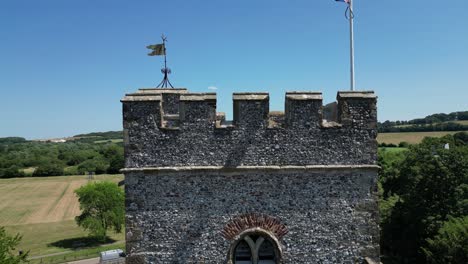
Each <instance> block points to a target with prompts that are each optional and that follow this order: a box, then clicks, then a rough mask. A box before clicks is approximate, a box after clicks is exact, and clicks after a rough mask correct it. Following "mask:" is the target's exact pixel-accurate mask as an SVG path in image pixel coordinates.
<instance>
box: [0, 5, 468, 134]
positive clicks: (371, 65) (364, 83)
mask: <svg viewBox="0 0 468 264" xmlns="http://www.w3.org/2000/svg"><path fill="white" fill-rule="evenodd" d="M344 10H345V4H343V3H337V2H335V1H333V0H282V1H279V0H238V1H227V0H183V1H182V0H166V1H160V0H158V1H154V0H153V1H149V0H148V1H128V0H127V1H116V0H99V1H96V0H80V1H78V0H76V1H71V0H70V1H63V0H56V1H52V0H41V1H36V0H30V1H24V0H2V1H1V2H0V34H1V38H0V40H1V41H0V47H1V49H0V98H1V102H0V137H4V136H22V137H26V138H30V139H34V138H52V137H63V136H71V135H75V134H78V133H84V132H93V131H107V130H119V129H121V127H122V126H121V118H122V117H121V104H120V102H119V99H120V98H121V97H122V96H123V95H124V93H126V92H131V91H134V90H136V89H137V88H141V87H154V86H155V85H156V84H157V83H159V81H160V79H161V77H162V76H161V74H160V72H159V70H160V68H161V66H162V58H161V57H148V56H146V53H147V50H146V48H145V46H146V45H148V44H154V43H158V42H160V38H159V37H160V35H161V33H165V34H166V35H167V36H168V39H169V42H168V46H167V49H168V61H169V66H170V67H171V68H172V70H173V74H172V76H171V81H172V83H173V84H174V85H175V86H177V87H186V88H189V89H190V90H192V91H195V92H207V91H211V90H209V89H208V87H209V86H215V87H217V88H218V89H217V90H216V92H217V93H218V111H224V112H227V113H228V115H231V113H232V110H231V108H232V101H231V94H232V92H235V91H268V92H270V95H271V99H270V104H271V107H270V109H272V110H283V104H284V92H285V91H286V90H319V91H322V92H323V93H324V99H325V100H324V101H325V102H324V103H328V102H331V101H332V100H334V99H335V96H336V91H338V90H345V89H348V87H349V84H348V83H349V81H348V79H349V74H348V69H349V64H348V61H349V59H348V25H347V21H346V20H345V18H344ZM467 15H468V3H467V1H465V0H451V1H440V0H439V1H436V0H412V1H408V0H393V1H377V0H355V17H356V20H355V28H356V32H355V34H356V35H355V38H356V42H355V43H356V79H357V88H358V89H360V90H367V89H372V90H375V91H376V92H377V94H378V96H379V120H380V121H384V120H387V119H390V120H396V119H399V120H405V119H411V118H416V117H423V116H426V115H428V114H432V113H436V112H452V111H459V110H468V19H467Z"/></svg>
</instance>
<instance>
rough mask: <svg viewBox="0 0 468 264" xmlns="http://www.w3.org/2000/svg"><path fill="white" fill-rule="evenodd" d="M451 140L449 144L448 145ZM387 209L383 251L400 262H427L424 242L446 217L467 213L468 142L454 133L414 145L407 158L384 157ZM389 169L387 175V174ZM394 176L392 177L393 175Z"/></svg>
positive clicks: (383, 170)
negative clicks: (459, 140)
mask: <svg viewBox="0 0 468 264" xmlns="http://www.w3.org/2000/svg"><path fill="white" fill-rule="evenodd" d="M445 143H449V144H450V149H444V144H445ZM380 164H382V167H383V168H382V170H381V171H382V172H384V173H383V175H384V176H385V178H384V179H381V183H382V186H383V189H384V191H383V193H384V198H386V199H387V200H386V203H382V205H385V206H386V207H388V208H382V209H385V210H384V212H385V213H386V214H385V215H384V219H383V221H382V225H381V226H382V239H381V245H382V251H383V254H384V255H388V256H392V257H394V258H393V259H394V260H395V261H396V263H426V257H425V254H424V252H423V247H425V246H426V245H427V239H432V238H434V236H436V235H437V233H438V231H439V229H440V228H441V226H442V225H443V223H444V222H445V221H447V219H448V217H449V216H450V215H451V216H453V217H460V216H463V215H467V214H468V212H467V208H468V206H467V205H468V202H467V199H468V188H467V187H468V186H467V184H468V147H467V146H464V145H461V146H460V145H457V144H455V141H454V139H453V137H452V136H448V137H444V138H441V139H436V138H427V139H425V140H424V141H423V142H422V143H421V144H419V145H416V146H411V147H410V150H409V151H407V152H406V153H405V157H404V160H403V161H401V162H397V163H394V164H393V165H394V167H393V168H392V169H389V168H386V166H387V165H389V163H388V162H381V163H380ZM386 174H389V175H386ZM390 175H392V176H390Z"/></svg>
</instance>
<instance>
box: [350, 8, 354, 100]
mask: <svg viewBox="0 0 468 264" xmlns="http://www.w3.org/2000/svg"><path fill="white" fill-rule="evenodd" d="M353 3H354V0H351V1H349V38H350V39H349V42H350V68H351V69H350V71H351V84H350V88H351V91H354V85H355V81H354V25H353V23H354V21H353V20H354V13H353V11H354V10H353Z"/></svg>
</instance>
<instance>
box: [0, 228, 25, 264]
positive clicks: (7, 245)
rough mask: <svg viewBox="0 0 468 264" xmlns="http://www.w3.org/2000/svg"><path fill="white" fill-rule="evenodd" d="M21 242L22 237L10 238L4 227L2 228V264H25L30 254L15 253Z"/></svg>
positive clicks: (0, 238)
mask: <svg viewBox="0 0 468 264" xmlns="http://www.w3.org/2000/svg"><path fill="white" fill-rule="evenodd" d="M20 241H21V236H20V235H19V234H16V235H15V236H9V235H8V234H7V233H6V231H5V228H4V227H0V264H18V263H25V262H26V258H27V257H28V253H27V252H26V253H23V254H18V255H16V254H15V253H13V252H14V251H15V249H16V246H18V244H19V242H20Z"/></svg>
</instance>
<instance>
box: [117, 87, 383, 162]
mask: <svg viewBox="0 0 468 264" xmlns="http://www.w3.org/2000/svg"><path fill="white" fill-rule="evenodd" d="M269 98H270V97H269V94H268V93H234V94H233V117H234V119H233V121H232V122H230V121H226V118H225V115H224V114H223V113H217V112H216V93H189V92H188V91H187V89H140V90H139V91H137V92H136V93H131V94H127V95H126V96H125V97H124V98H123V99H122V100H121V101H122V103H123V116H124V135H125V141H124V143H125V144H126V146H127V148H126V167H127V168H133V167H135V168H139V167H149V166H156V167H157V166H187V165H203V166H205V165H213V166H228V167H232V166H240V165H249V166H260V165H280V166H281V165H316V164H322V165H323V164H334V165H340V164H344V165H346V164H375V162H376V147H375V146H376V144H377V143H376V135H377V132H376V129H377V111H376V101H377V97H376V96H375V94H374V93H373V92H371V91H359V92H350V91H343V92H338V94H337V106H336V107H337V109H336V111H335V112H336V113H337V114H336V116H337V117H336V120H325V119H324V118H323V103H322V101H323V98H322V94H321V93H320V92H298V91H296V92H287V93H286V98H285V109H284V113H281V112H270V111H269V105H270V103H269Z"/></svg>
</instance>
